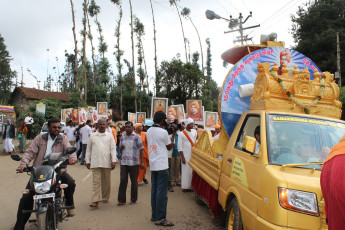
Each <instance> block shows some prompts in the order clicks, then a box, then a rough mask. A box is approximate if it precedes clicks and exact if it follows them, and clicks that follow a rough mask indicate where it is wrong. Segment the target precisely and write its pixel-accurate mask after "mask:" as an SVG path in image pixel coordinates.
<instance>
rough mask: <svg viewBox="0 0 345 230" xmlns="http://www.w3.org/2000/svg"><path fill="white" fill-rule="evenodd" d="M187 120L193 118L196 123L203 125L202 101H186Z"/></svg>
mask: <svg viewBox="0 0 345 230" xmlns="http://www.w3.org/2000/svg"><path fill="white" fill-rule="evenodd" d="M186 109H187V118H192V119H193V120H194V121H195V123H198V124H200V122H201V124H203V121H204V114H203V109H202V100H187V101H186Z"/></svg>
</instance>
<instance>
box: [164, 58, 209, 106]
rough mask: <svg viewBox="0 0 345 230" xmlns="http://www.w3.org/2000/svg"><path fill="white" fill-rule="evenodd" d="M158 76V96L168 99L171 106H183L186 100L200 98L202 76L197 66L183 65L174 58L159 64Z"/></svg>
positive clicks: (191, 64)
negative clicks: (160, 80) (160, 82)
mask: <svg viewBox="0 0 345 230" xmlns="http://www.w3.org/2000/svg"><path fill="white" fill-rule="evenodd" d="M159 74H160V77H161V79H162V90H161V92H160V94H159V95H158V96H162V97H167V98H170V99H171V103H172V104H184V103H185V101H186V100H187V99H191V98H200V91H201V88H200V86H202V84H201V80H202V79H203V77H202V76H203V75H202V72H201V71H200V69H199V66H198V65H197V64H196V65H195V64H193V63H183V62H182V61H181V60H179V59H176V58H174V59H172V60H171V61H170V62H168V61H163V62H162V63H161V66H160V69H159Z"/></svg>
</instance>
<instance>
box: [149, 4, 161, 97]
mask: <svg viewBox="0 0 345 230" xmlns="http://www.w3.org/2000/svg"><path fill="white" fill-rule="evenodd" d="M150 3H151V12H152V22H153V42H154V46H155V84H156V90H155V96H156V95H157V89H158V90H159V89H160V87H159V79H158V64H157V44H156V43H157V40H156V23H155V15H154V13H153V6H152V0H150Z"/></svg>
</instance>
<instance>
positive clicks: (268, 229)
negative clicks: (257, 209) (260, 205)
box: [255, 217, 297, 230]
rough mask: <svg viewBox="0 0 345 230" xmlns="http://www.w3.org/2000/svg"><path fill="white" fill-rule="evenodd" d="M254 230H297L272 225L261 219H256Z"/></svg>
mask: <svg viewBox="0 0 345 230" xmlns="http://www.w3.org/2000/svg"><path fill="white" fill-rule="evenodd" d="M255 229H257V230H278V229H297V228H291V227H286V226H279V225H275V224H272V223H270V222H268V221H266V220H264V219H262V218H261V217H257V218H256V224H255Z"/></svg>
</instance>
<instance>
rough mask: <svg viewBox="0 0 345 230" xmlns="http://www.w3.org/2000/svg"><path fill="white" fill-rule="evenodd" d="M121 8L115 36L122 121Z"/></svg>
mask: <svg viewBox="0 0 345 230" xmlns="http://www.w3.org/2000/svg"><path fill="white" fill-rule="evenodd" d="M119 8H120V13H119V20H118V22H117V27H116V31H115V35H116V38H117V43H116V49H117V54H116V61H117V67H118V71H119V84H120V116H121V120H122V119H123V105H122V102H123V92H122V88H123V83H122V64H121V49H120V34H121V33H120V27H121V20H122V6H121V4H120V5H119Z"/></svg>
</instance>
